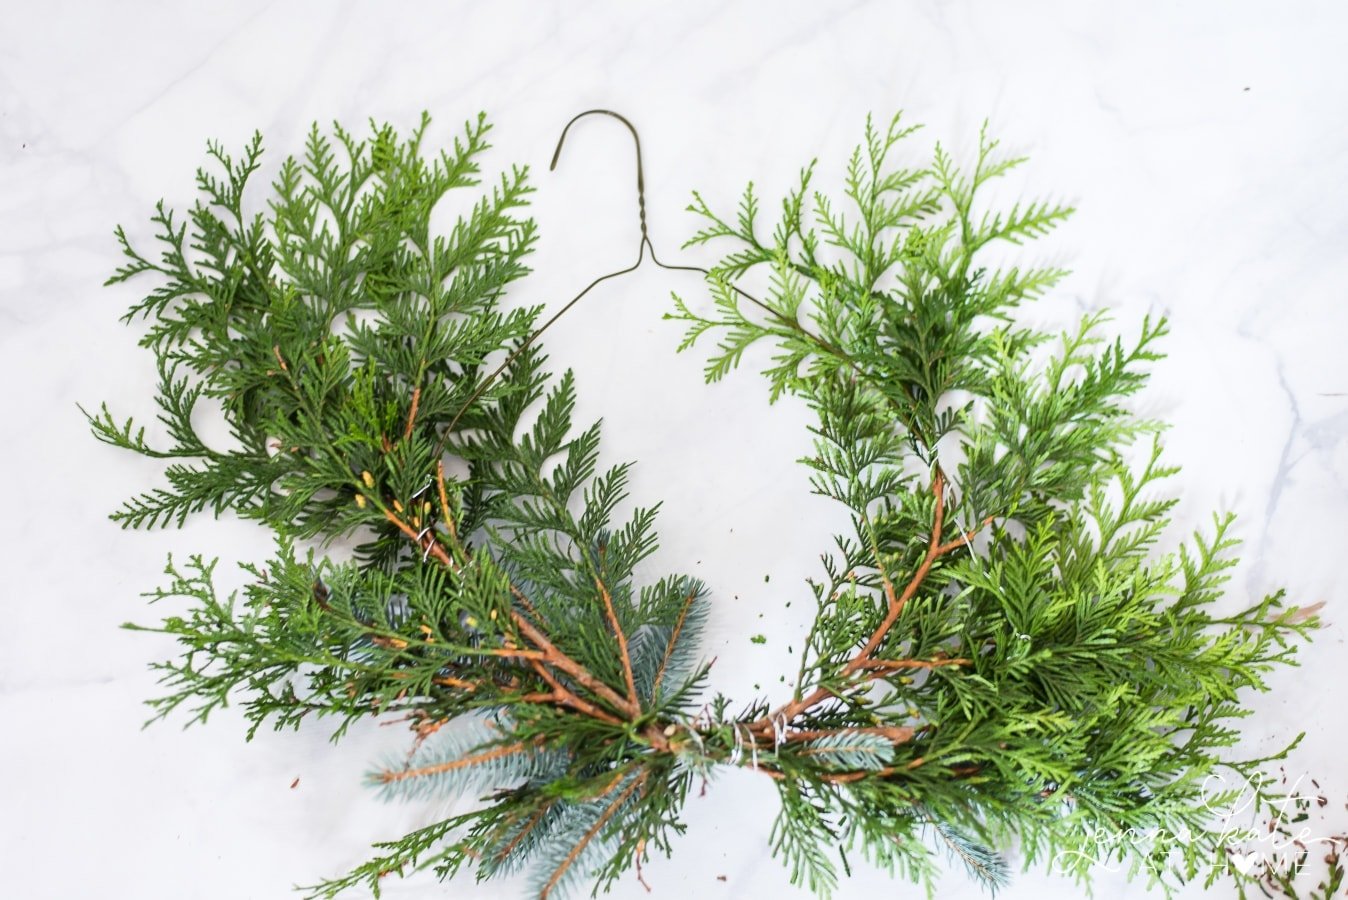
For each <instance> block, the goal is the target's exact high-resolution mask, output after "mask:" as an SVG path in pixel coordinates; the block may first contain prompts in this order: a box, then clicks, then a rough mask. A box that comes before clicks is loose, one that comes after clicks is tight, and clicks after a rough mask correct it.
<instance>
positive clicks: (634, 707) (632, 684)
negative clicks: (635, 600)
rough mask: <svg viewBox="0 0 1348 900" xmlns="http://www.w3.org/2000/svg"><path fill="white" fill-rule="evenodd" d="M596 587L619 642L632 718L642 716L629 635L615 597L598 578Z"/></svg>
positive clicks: (595, 581) (595, 582)
mask: <svg viewBox="0 0 1348 900" xmlns="http://www.w3.org/2000/svg"><path fill="white" fill-rule="evenodd" d="M594 584H595V587H597V588H599V594H600V596H601V597H603V598H604V613H605V614H606V615H607V616H608V622H609V626H610V627H611V628H612V629H613V636H614V637H615V638H616V639H617V641H618V655H619V656H620V657H621V659H622V664H623V680H624V681H626V682H627V697H628V700H629V707H630V708H631V712H632V718H634V719H635V718H636V717H638V716H640V715H641V701H640V700H639V699H638V698H637V683H636V678H635V677H634V676H633V674H632V657H631V655H629V654H628V652H627V635H625V634H624V633H623V627H622V625H621V624H620V623H619V622H618V611H617V610H616V609H614V608H613V595H612V594H610V593H609V592H608V588H606V587H604V582H602V581H600V580H599V579H598V578H595V580H594Z"/></svg>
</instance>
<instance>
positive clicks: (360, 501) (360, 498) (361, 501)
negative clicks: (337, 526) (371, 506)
mask: <svg viewBox="0 0 1348 900" xmlns="http://www.w3.org/2000/svg"><path fill="white" fill-rule="evenodd" d="M356 505H357V506H359V507H360V508H361V509H364V508H365V495H364V494H357V495H356Z"/></svg>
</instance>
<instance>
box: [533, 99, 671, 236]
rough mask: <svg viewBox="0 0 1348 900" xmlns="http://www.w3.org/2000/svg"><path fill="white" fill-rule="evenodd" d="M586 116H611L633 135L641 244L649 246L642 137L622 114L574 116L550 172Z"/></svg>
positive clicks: (603, 112) (595, 111)
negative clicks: (574, 128) (642, 162)
mask: <svg viewBox="0 0 1348 900" xmlns="http://www.w3.org/2000/svg"><path fill="white" fill-rule="evenodd" d="M586 116H610V117H612V118H614V119H617V120H618V121H619V122H621V123H622V124H623V127H625V128H626V129H627V130H628V131H629V132H630V133H631V135H632V144H633V146H635V147H636V151H637V215H638V216H639V217H640V220H641V242H642V243H643V244H646V245H649V244H650V242H651V237H650V234H649V233H648V232H647V230H646V172H645V169H644V167H643V166H642V164H641V137H640V136H639V135H638V134H637V129H636V126H634V125H633V124H632V123H631V122H629V121H628V120H627V117H626V116H624V115H622V114H621V113H616V112H614V111H613V110H611V109H587V110H585V112H583V113H578V114H576V115H575V116H573V117H572V119H571V121H570V122H567V123H566V127H565V128H563V129H562V134H561V137H559V138H557V149H556V150H554V151H553V153H552V164H551V165H549V166H548V171H549V172H553V171H556V169H557V161H558V160H559V159H561V156H562V145H563V144H565V143H566V135H567V132H569V131H570V130H571V126H572V125H574V124H576V123H577V122H579V121H580V120H581V119H583V118H585V117H586ZM654 252H655V248H654V247H651V253H652V254H653V253H654Z"/></svg>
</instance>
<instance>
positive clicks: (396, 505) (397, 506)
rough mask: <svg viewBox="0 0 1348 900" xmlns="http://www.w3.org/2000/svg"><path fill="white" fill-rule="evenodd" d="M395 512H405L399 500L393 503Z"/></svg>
mask: <svg viewBox="0 0 1348 900" xmlns="http://www.w3.org/2000/svg"><path fill="white" fill-rule="evenodd" d="M393 511H394V512H402V511H403V505H402V503H401V502H400V501H398V500H394V501H393Z"/></svg>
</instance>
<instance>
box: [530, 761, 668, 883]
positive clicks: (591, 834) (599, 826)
mask: <svg viewBox="0 0 1348 900" xmlns="http://www.w3.org/2000/svg"><path fill="white" fill-rule="evenodd" d="M649 777H650V770H649V769H643V770H642V771H641V772H640V773H639V774H638V775H637V777H636V778H634V779H632V783H631V784H629V785H628V786H627V787H626V788H624V789H623V791H622V793H620V794H619V795H618V796H617V797H615V798H614V799H613V802H612V803H610V804H609V805H608V806H607V807H605V808H604V812H603V813H602V814H601V815H600V816H599V818H598V819H597V820H595V823H594V824H593V825H591V826H590V829H589V830H588V831H586V832H585V834H584V835H583V836H582V837H581V839H580V840H579V841H577V842H576V846H574V847H572V848H571V851H570V852H569V853H567V854H566V858H565V859H563V860H562V862H561V865H559V866H558V867H557V868H556V870H555V871H554V872H553V873H552V877H551V878H549V879H548V883H547V884H545V885H544V886H543V890H541V891H539V893H538V900H547V897H548V895H549V894H551V893H552V891H553V889H554V888H556V887H557V883H558V882H559V881H561V880H562V876H564V875H565V874H566V873H567V871H568V870H569V869H570V868H571V866H573V865H574V864H575V862H576V860H577V859H578V858H579V857H580V854H581V853H582V852H584V850H585V848H586V847H588V846H589V845H590V842H591V841H593V840H594V839H595V836H596V835H598V834H599V832H600V831H602V830H603V829H604V826H606V825H608V823H609V820H610V819H612V818H613V816H614V814H616V813H617V812H618V809H619V807H621V806H622V805H623V804H624V803H626V802H627V798H628V797H631V796H632V795H633V794H634V793H636V791H637V788H639V787H641V786H642V785H643V784H645V783H646V779H647V778H649Z"/></svg>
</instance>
